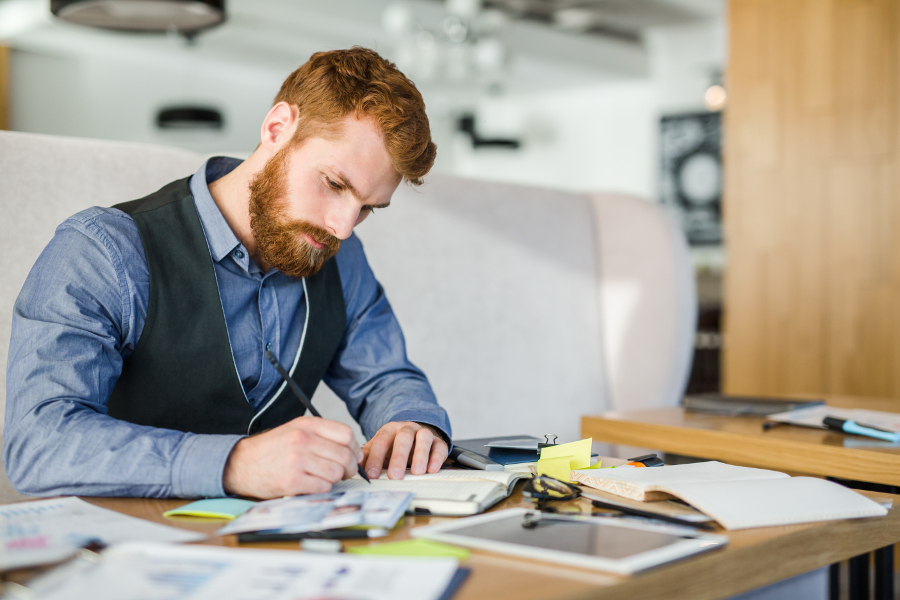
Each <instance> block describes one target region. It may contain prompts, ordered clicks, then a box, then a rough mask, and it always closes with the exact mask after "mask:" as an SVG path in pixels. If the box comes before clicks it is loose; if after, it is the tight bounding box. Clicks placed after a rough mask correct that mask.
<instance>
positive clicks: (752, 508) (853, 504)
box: [572, 461, 887, 529]
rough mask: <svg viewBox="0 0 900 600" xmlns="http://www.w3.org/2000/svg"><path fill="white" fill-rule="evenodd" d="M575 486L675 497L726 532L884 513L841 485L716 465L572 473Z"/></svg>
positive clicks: (641, 496)
mask: <svg viewBox="0 0 900 600" xmlns="http://www.w3.org/2000/svg"><path fill="white" fill-rule="evenodd" d="M572 478H573V479H574V480H576V481H578V482H579V483H582V484H584V485H587V486H590V487H594V488H597V489H601V490H605V491H607V492H610V493H613V494H618V495H620V496H625V497H627V498H633V499H635V500H644V501H648V500H663V499H669V498H672V497H673V496H674V497H676V498H679V499H681V500H683V501H685V502H687V503H688V504H690V505H691V506H693V507H694V508H696V509H697V510H699V511H701V512H703V513H705V514H707V515H709V516H710V517H712V518H713V519H715V520H716V521H718V522H719V523H720V524H721V525H722V526H723V527H724V528H726V529H746V528H749V527H765V526H769V525H792V524H795V523H809V522H812V521H830V520H835V519H853V518H859V517H875V516H879V517H880V516H884V515H886V514H887V510H886V509H885V508H884V507H882V506H880V505H879V504H877V503H875V502H873V501H872V500H869V499H868V498H866V497H865V496H863V495H861V494H858V493H856V492H854V491H853V490H851V489H848V488H845V487H844V486H842V485H838V484H836V483H832V482H830V481H826V480H824V479H815V478H811V477H790V476H788V475H786V474H785V473H779V472H777V471H767V470H765V469H750V468H747V467H735V466H733V465H726V464H723V463H720V462H716V461H710V462H702V463H694V464H688V465H672V466H665V467H651V468H647V469H596V470H577V471H572Z"/></svg>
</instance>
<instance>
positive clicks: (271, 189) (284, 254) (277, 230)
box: [250, 146, 341, 279]
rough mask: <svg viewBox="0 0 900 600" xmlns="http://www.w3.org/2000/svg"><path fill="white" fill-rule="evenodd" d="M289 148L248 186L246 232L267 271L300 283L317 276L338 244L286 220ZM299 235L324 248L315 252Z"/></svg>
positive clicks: (320, 232)
mask: <svg viewBox="0 0 900 600" xmlns="http://www.w3.org/2000/svg"><path fill="white" fill-rule="evenodd" d="M290 150H291V147H290V146H288V147H285V148H282V149H281V150H279V151H278V153H276V154H275V155H274V156H272V158H270V159H269V160H268V161H266V165H265V166H264V167H263V168H262V170H261V171H260V172H259V173H257V174H256V177H254V178H253V181H252V182H251V183H250V231H251V232H252V233H253V238H254V240H255V241H256V247H257V250H258V252H259V254H260V256H261V257H262V259H263V260H264V261H265V262H266V264H267V265H269V266H270V267H275V268H276V269H278V270H279V271H281V272H282V273H284V274H285V275H288V276H289V277H294V278H296V279H301V278H303V277H309V276H310V275H314V274H315V273H318V271H319V269H321V268H322V265H324V264H325V261H326V260H328V259H329V258H331V257H332V256H334V255H335V254H337V251H338V249H340V247H341V240H339V239H338V238H336V237H334V236H333V235H331V234H329V233H328V232H327V231H325V230H324V229H322V228H321V227H317V226H315V225H313V224H312V223H310V222H308V221H303V220H299V219H290V218H289V217H288V216H287V208H286V202H285V198H286V197H287V191H288V190H287V175H286V174H287V164H288V161H289V158H290V154H289V152H290ZM303 234H306V235H308V236H309V237H311V238H312V239H314V240H315V241H316V242H318V243H320V244H324V245H325V247H324V248H321V249H320V248H316V247H315V246H313V245H312V244H310V243H309V242H307V241H306V239H305V238H304V236H303Z"/></svg>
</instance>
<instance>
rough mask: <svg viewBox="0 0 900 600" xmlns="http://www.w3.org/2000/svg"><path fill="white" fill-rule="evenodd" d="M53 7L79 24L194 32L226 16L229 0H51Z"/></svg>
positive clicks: (107, 27) (67, 19) (63, 17)
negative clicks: (226, 1)
mask: <svg viewBox="0 0 900 600" xmlns="http://www.w3.org/2000/svg"><path fill="white" fill-rule="evenodd" d="M50 11H51V12H52V13H53V14H54V15H56V16H57V17H59V18H60V19H63V20H64V21H68V22H70V23H76V24H78V25H88V26H90V27H100V28H103V29H115V30H118V31H134V32H169V31H177V32H179V33H183V34H187V35H191V34H195V33H197V32H198V31H200V30H201V29H206V28H208V27H213V26H215V25H218V24H220V23H221V22H222V21H224V20H225V0H50Z"/></svg>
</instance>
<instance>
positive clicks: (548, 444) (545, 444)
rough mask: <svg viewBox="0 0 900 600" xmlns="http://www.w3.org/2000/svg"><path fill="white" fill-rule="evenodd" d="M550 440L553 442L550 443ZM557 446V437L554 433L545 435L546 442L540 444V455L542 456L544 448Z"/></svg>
mask: <svg viewBox="0 0 900 600" xmlns="http://www.w3.org/2000/svg"><path fill="white" fill-rule="evenodd" d="M550 438H553V441H550ZM555 445H556V436H555V435H553V434H552V433H547V434H545V435H544V441H543V442H538V454H540V453H541V450H543V449H544V448H546V447H548V446H555Z"/></svg>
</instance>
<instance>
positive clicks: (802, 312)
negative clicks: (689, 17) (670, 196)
mask: <svg viewBox="0 0 900 600" xmlns="http://www.w3.org/2000/svg"><path fill="white" fill-rule="evenodd" d="M729 6H730V17H729V19H730V40H731V42H730V44H731V48H730V58H729V66H728V71H727V85H728V91H729V98H728V107H727V109H726V115H725V150H724V160H725V174H726V181H725V196H724V207H723V211H724V224H725V235H726V251H727V257H728V267H727V271H726V275H725V284H724V324H723V328H724V334H725V338H724V344H725V345H724V348H723V365H722V366H723V388H724V390H725V391H726V392H727V393H734V394H739V393H751V394H752V393H760V394H783V393H812V394H841V395H859V396H882V397H890V398H898V403H897V405H898V408H900V180H898V178H900V114H898V109H900V106H898V100H900V96H898V88H900V0H731V2H730V4H729Z"/></svg>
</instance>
